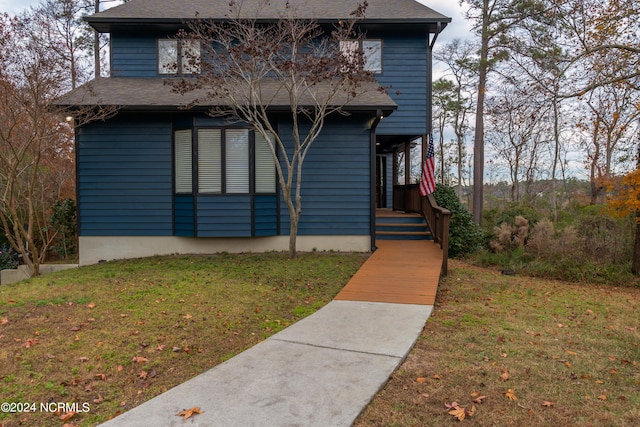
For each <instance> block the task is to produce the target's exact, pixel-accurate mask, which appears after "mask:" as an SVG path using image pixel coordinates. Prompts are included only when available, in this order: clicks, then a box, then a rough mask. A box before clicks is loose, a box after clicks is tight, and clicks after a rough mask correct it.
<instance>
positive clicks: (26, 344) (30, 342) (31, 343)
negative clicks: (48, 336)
mask: <svg viewBox="0 0 640 427" xmlns="http://www.w3.org/2000/svg"><path fill="white" fill-rule="evenodd" d="M39 342H40V341H38V340H35V339H28V340H26V341H25V342H24V344H23V345H24V348H29V347H32V346H34V345H36V344H38V343H39Z"/></svg>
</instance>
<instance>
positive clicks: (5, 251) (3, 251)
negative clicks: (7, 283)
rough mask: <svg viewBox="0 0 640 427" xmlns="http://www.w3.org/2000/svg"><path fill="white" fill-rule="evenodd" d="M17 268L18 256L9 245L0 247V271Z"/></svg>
mask: <svg viewBox="0 0 640 427" xmlns="http://www.w3.org/2000/svg"><path fill="white" fill-rule="evenodd" d="M12 268H18V256H17V254H16V253H15V252H14V251H13V250H12V249H11V248H10V246H9V245H2V246H0V270H7V269H12Z"/></svg>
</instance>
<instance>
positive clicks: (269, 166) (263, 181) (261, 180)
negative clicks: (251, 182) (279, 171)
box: [256, 132, 276, 193]
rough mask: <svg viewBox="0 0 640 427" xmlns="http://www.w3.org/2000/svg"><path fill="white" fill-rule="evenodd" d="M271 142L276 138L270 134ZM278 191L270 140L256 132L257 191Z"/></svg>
mask: <svg viewBox="0 0 640 427" xmlns="http://www.w3.org/2000/svg"><path fill="white" fill-rule="evenodd" d="M269 139H270V141H271V143H273V141H274V138H273V136H272V135H270V136H269ZM275 192H276V165H275V163H274V162H273V155H272V154H271V149H270V148H269V142H267V140H266V139H264V137H263V136H262V134H260V133H258V132H256V193H275Z"/></svg>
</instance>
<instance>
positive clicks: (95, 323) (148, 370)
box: [0, 253, 366, 427]
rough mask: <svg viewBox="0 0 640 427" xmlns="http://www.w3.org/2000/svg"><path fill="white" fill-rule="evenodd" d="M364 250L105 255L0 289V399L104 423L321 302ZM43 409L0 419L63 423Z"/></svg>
mask: <svg viewBox="0 0 640 427" xmlns="http://www.w3.org/2000/svg"><path fill="white" fill-rule="evenodd" d="M365 259H366V255H362V254H320V253H314V254H301V255H300V256H299V257H298V258H297V259H295V260H290V259H288V258H287V257H286V255H284V254H280V253H269V254H240V255H229V254H221V255H216V256H169V257H152V258H145V259H138V260H129V261H118V262H109V263H104V264H99V265H94V266H88V267H82V268H79V269H75V270H66V271H63V272H59V273H54V274H51V275H45V276H41V277H38V278H35V279H32V280H29V281H24V282H20V283H16V284H12V285H3V286H0V318H1V319H2V323H1V324H0V396H1V398H2V400H3V401H8V402H19V401H22V402H25V401H27V402H36V403H40V402H43V403H46V402H79V403H85V402H86V403H88V404H89V405H90V411H89V412H88V413H78V414H75V415H74V416H73V417H72V418H71V419H70V420H69V421H68V422H69V423H71V424H72V425H78V426H90V425H96V424H98V423H100V422H104V421H106V420H107V419H109V418H110V417H113V416H114V415H116V414H118V413H120V412H124V411H126V410H128V409H130V408H132V407H134V406H136V405H139V404H140V403H142V402H144V401H145V400H148V399H150V398H152V397H153V396H156V395H158V394H160V393H162V392H163V391H166V390H168V389H169V388H171V387H173V386H175V385H177V384H179V383H181V382H184V381H186V380H188V379H189V378H192V377H193V376H195V375H197V374H199V373H201V372H203V371H205V370H207V369H209V368H211V367H213V366H215V365H216V364H218V363H221V362H223V361H225V360H227V359H229V358H231V357H233V356H234V355H236V354H238V353H239V352H241V351H243V350H244V349H246V348H248V347H250V346H252V345H254V344H256V343H258V342H259V341H261V340H263V339H264V338H266V337H268V336H270V335H271V334H273V333H275V332H277V331H279V330H281V329H283V328H285V327H287V326H288V325H290V324H292V323H294V322H296V321H297V320H299V319H301V318H302V317H304V316H307V315H309V314H311V313H313V312H314V311H315V310H317V309H318V308H320V307H322V306H323V305H324V304H326V303H327V302H329V301H330V300H331V299H332V298H333V297H334V296H335V295H336V294H337V293H338V291H339V290H340V289H341V288H342V287H343V286H344V285H345V284H346V283H347V281H348V280H349V278H350V277H351V276H352V275H353V274H354V273H355V272H356V271H357V269H358V268H359V267H360V265H361V264H362V263H363V262H364V261H365ZM62 424H64V423H63V422H62V421H61V420H60V419H59V418H58V416H57V415H55V414H50V413H41V412H35V413H23V414H10V413H0V425H1V426H2V427H13V426H17V425H37V426H60V425H62Z"/></svg>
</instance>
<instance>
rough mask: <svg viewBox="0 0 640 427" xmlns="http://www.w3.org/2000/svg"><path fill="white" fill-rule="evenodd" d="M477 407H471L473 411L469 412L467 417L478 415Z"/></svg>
mask: <svg viewBox="0 0 640 427" xmlns="http://www.w3.org/2000/svg"><path fill="white" fill-rule="evenodd" d="M476 410H477V409H476V405H471V410H470V411H468V412H467V415H468V416H470V417H473V416H474V415H475V414H476Z"/></svg>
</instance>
